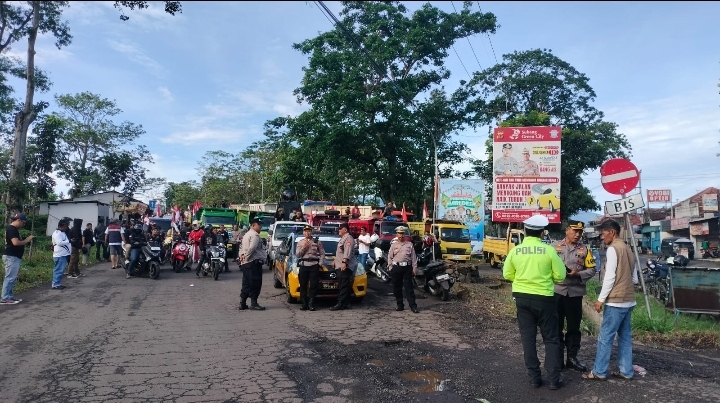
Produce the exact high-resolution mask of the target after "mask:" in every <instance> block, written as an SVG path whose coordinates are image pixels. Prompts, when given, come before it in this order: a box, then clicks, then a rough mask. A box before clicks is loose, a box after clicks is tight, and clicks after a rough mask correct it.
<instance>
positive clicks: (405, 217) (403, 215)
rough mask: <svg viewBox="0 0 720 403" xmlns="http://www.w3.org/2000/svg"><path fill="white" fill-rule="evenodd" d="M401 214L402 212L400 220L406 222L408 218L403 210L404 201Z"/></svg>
mask: <svg viewBox="0 0 720 403" xmlns="http://www.w3.org/2000/svg"><path fill="white" fill-rule="evenodd" d="M401 214H402V220H403V221H405V222H407V220H408V219H407V212H405V203H403V208H402V213H401Z"/></svg>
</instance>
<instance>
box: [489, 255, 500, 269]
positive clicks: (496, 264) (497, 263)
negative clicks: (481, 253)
mask: <svg viewBox="0 0 720 403" xmlns="http://www.w3.org/2000/svg"><path fill="white" fill-rule="evenodd" d="M490 265H491V266H492V268H493V269H497V268H498V267H500V261H499V260H498V259H497V257H495V255H492V263H490Z"/></svg>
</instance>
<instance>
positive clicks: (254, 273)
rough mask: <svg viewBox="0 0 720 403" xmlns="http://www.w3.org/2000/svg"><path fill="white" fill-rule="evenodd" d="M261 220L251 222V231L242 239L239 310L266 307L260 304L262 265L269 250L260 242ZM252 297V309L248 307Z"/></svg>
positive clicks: (256, 309)
mask: <svg viewBox="0 0 720 403" xmlns="http://www.w3.org/2000/svg"><path fill="white" fill-rule="evenodd" d="M261 228H262V227H261V226H260V220H258V219H257V218H254V219H252V220H250V229H249V230H248V231H247V232H246V233H245V235H244V236H243V239H242V247H241V249H240V258H239V264H240V270H242V273H243V277H242V290H241V291H240V306H239V307H238V309H240V310H241V311H242V310H245V309H248V308H250V309H252V310H255V311H264V310H265V307H263V306H260V304H258V297H259V296H260V289H261V288H262V265H263V262H265V259H266V258H267V250H266V249H265V246H264V244H263V242H262V241H261V240H260V229H261ZM248 297H250V301H251V303H250V307H248V306H247V299H248Z"/></svg>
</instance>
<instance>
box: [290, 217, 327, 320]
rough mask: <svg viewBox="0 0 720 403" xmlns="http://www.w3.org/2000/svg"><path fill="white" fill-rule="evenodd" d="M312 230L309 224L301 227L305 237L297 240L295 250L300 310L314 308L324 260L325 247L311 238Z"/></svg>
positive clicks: (312, 309)
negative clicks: (298, 269)
mask: <svg viewBox="0 0 720 403" xmlns="http://www.w3.org/2000/svg"><path fill="white" fill-rule="evenodd" d="M312 231H313V227H311V226H309V225H306V226H305V227H303V236H304V237H305V239H303V240H301V241H300V242H298V244H297V248H296V250H295V256H297V257H298V258H299V259H298V266H299V268H300V272H299V274H298V278H299V280H300V301H302V307H301V308H300V310H301V311H307V310H308V309H309V310H311V311H314V310H315V306H314V303H315V292H316V291H317V285H318V281H319V279H320V265H321V264H323V262H324V261H325V249H324V248H323V245H322V242H320V241H319V240H317V239H313V236H312Z"/></svg>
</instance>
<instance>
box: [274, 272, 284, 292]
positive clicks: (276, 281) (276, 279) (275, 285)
mask: <svg viewBox="0 0 720 403" xmlns="http://www.w3.org/2000/svg"><path fill="white" fill-rule="evenodd" d="M273 280H275V281H274V282H273V286H274V287H275V288H283V284H282V282H280V280H279V279H278V278H277V275H276V273H275V270H273Z"/></svg>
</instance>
